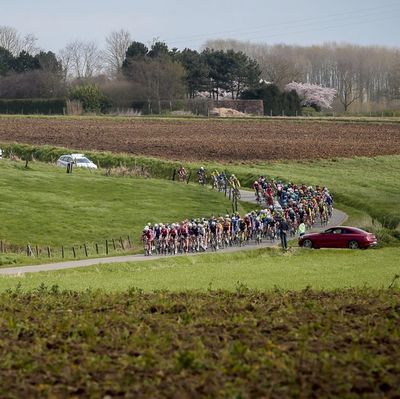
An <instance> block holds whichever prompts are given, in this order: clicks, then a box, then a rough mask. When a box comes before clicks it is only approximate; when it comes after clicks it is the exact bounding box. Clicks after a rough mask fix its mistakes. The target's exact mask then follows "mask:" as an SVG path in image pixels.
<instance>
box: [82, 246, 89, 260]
mask: <svg viewBox="0 0 400 399" xmlns="http://www.w3.org/2000/svg"><path fill="white" fill-rule="evenodd" d="M83 248H84V250H85V255H86V257H88V250H87V246H86V244H83Z"/></svg>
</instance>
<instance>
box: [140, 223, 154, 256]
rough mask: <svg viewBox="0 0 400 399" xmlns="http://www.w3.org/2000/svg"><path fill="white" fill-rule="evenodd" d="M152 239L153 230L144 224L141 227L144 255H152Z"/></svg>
mask: <svg viewBox="0 0 400 399" xmlns="http://www.w3.org/2000/svg"><path fill="white" fill-rule="evenodd" d="M153 240H154V234H153V230H152V229H150V228H149V227H148V226H146V227H145V228H144V229H143V233H142V241H143V244H144V254H145V256H150V255H152V249H153Z"/></svg>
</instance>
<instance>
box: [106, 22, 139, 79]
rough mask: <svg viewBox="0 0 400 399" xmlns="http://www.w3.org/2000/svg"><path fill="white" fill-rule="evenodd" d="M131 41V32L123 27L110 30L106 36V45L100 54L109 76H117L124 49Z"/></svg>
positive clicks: (123, 56)
mask: <svg viewBox="0 0 400 399" xmlns="http://www.w3.org/2000/svg"><path fill="white" fill-rule="evenodd" d="M131 43H132V38H131V34H130V33H129V32H127V31H125V30H123V29H121V30H119V31H114V32H111V33H110V34H109V35H108V36H107V37H106V47H105V50H104V51H103V53H102V55H103V60H104V63H105V67H106V69H107V72H108V73H109V74H110V75H111V76H113V77H115V76H117V74H118V73H119V71H120V70H121V67H122V63H123V62H124V60H125V55H126V50H127V49H128V47H129V45H130V44H131Z"/></svg>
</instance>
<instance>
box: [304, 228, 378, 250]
mask: <svg viewBox="0 0 400 399" xmlns="http://www.w3.org/2000/svg"><path fill="white" fill-rule="evenodd" d="M377 244H378V242H377V239H376V237H375V236H374V235H373V234H371V233H368V232H367V231H364V230H361V229H357V228H356V227H347V226H337V227H331V228H329V229H327V230H325V231H323V232H321V233H309V234H305V235H304V236H302V237H300V238H299V246H300V247H304V248H350V249H357V248H362V249H367V248H369V247H372V246H374V245H377Z"/></svg>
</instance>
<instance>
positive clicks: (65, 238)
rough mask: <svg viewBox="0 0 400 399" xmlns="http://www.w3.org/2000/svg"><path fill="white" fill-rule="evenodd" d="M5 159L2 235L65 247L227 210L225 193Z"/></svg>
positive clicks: (1, 164)
mask: <svg viewBox="0 0 400 399" xmlns="http://www.w3.org/2000/svg"><path fill="white" fill-rule="evenodd" d="M24 165H25V163H24V162H22V161H21V162H11V161H9V160H2V161H0V203H1V223H0V239H3V240H6V241H8V242H9V243H13V244H19V245H22V246H23V245H26V244H28V243H31V244H33V245H35V244H39V245H50V246H61V245H67V244H68V245H69V244H74V243H84V242H96V241H97V240H99V241H100V240H105V239H110V238H117V237H119V236H121V235H124V236H126V235H128V234H130V235H131V236H132V239H134V240H135V241H138V240H139V237H140V232H141V229H142V228H143V226H144V225H145V224H146V223H147V222H156V223H158V222H163V223H166V222H169V223H172V222H176V221H180V220H182V219H184V218H191V217H202V216H208V215H210V214H212V213H214V212H215V213H218V214H220V213H226V209H227V208H229V207H230V203H229V202H228V201H227V200H226V199H225V197H223V196H222V195H220V194H218V193H216V192H212V191H211V190H209V189H202V188H201V187H198V186H195V185H186V184H180V183H177V182H171V181H166V180H156V179H139V178H136V179H132V178H122V177H106V176H103V172H92V173H91V172H90V171H86V170H79V169H77V168H75V169H74V172H73V173H72V174H67V173H65V169H64V168H58V167H55V166H50V165H45V164H41V163H37V162H34V163H33V162H31V163H30V164H29V168H28V169H25V168H24Z"/></svg>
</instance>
